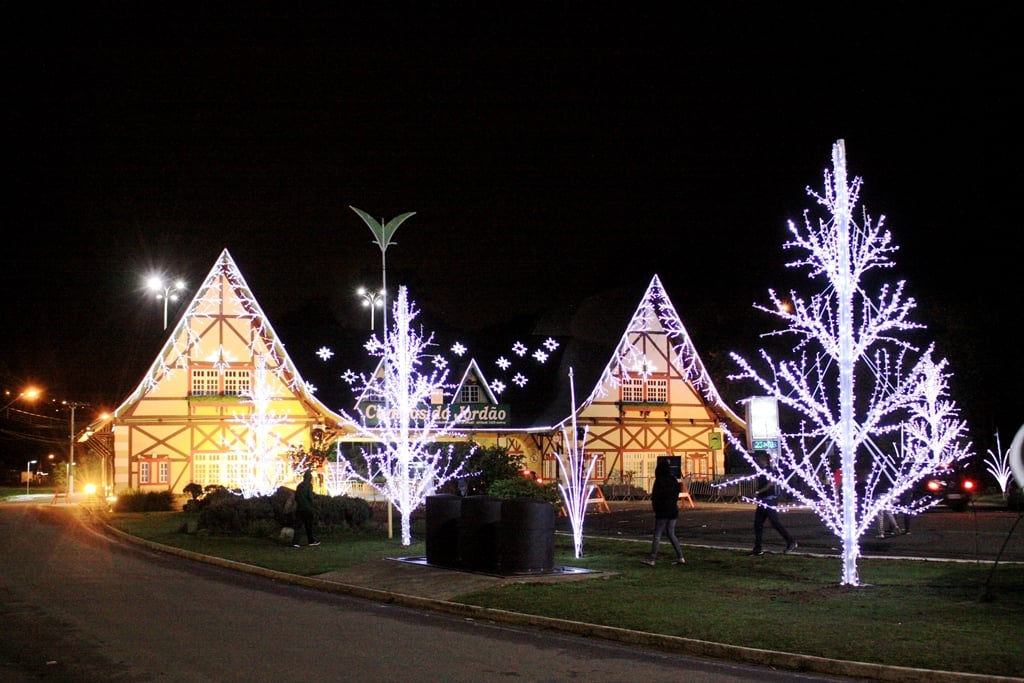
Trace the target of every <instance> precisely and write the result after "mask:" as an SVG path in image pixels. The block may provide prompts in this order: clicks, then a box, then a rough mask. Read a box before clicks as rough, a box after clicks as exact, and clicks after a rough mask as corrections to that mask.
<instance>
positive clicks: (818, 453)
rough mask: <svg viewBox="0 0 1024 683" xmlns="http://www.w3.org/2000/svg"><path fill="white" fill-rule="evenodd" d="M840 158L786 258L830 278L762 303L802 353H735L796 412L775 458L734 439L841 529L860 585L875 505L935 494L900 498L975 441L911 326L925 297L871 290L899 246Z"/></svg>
mask: <svg viewBox="0 0 1024 683" xmlns="http://www.w3.org/2000/svg"><path fill="white" fill-rule="evenodd" d="M832 165H833V172H832V173H829V172H828V171H826V172H825V189H824V194H822V195H819V194H817V193H815V192H813V191H811V190H810V189H808V194H809V195H810V196H811V197H813V198H815V199H816V200H817V203H818V204H819V205H821V206H822V207H824V208H825V210H826V212H827V218H825V219H819V220H818V221H817V223H816V224H815V223H814V222H812V221H811V220H810V218H809V212H805V215H804V225H803V227H802V228H801V227H799V226H797V225H796V224H794V223H793V222H792V221H790V223H789V230H790V233H791V234H792V238H791V239H790V240H789V241H788V242H786V243H785V244H784V245H783V247H784V248H785V249H795V250H799V252H800V256H798V257H797V258H796V259H795V260H794V261H792V262H790V263H788V264H786V265H787V267H790V268H806V269H808V270H809V273H808V279H810V280H814V281H817V282H819V283H820V284H821V285H822V287H821V289H820V290H819V291H818V292H817V293H815V294H813V295H812V296H811V297H810V299H809V300H805V299H804V298H802V297H801V296H800V295H798V294H797V293H796V292H790V295H789V301H788V302H784V301H783V298H782V297H780V296H778V295H777V294H776V292H775V291H773V290H769V295H770V299H771V302H772V305H771V306H770V307H768V306H761V305H758V306H755V307H756V308H758V309H759V310H762V311H764V312H766V313H769V314H771V315H774V316H777V317H778V318H780V319H781V320H782V321H783V323H784V326H783V327H782V328H781V329H778V330H775V331H773V332H770V333H768V335H766V336H776V335H779V336H786V335H792V336H794V337H796V340H797V341H796V343H795V346H794V347H793V350H792V353H793V354H794V355H795V357H794V358H793V359H791V360H779V361H776V360H775V359H774V358H772V356H771V355H770V354H769V353H768V352H767V351H765V350H764V349H762V350H761V352H760V355H761V359H762V361H763V362H764V364H765V365H766V366H767V367H768V369H769V372H768V373H767V375H762V374H761V373H760V372H759V371H758V370H756V369H755V368H754V367H753V365H751V364H750V363H749V362H747V361H746V360H745V359H743V358H741V357H740V356H739V355H737V354H732V357H733V359H734V360H735V361H736V362H737V364H738V365H739V366H740V368H741V371H740V373H738V374H737V375H734V376H732V377H731V378H732V379H743V380H750V381H752V382H754V383H755V384H756V385H757V386H758V387H759V389H760V390H761V391H762V392H764V393H765V394H766V395H768V396H772V397H774V398H775V399H776V400H777V401H778V404H779V406H780V413H784V411H785V409H788V411H789V412H791V413H792V414H794V415H796V416H797V423H798V424H796V425H795V426H793V427H789V425H788V423H787V425H786V426H785V428H784V430H783V431H784V432H785V434H784V438H783V439H782V442H781V444H780V447H779V450H778V452H777V453H776V454H775V456H776V457H775V458H774V460H775V462H774V467H773V468H769V469H767V470H765V469H762V468H761V467H759V466H758V465H757V463H756V462H755V461H754V460H753V458H752V457H751V455H750V454H749V453H748V452H747V451H746V450H745V449H744V447H743V445H742V444H741V443H740V442H739V441H738V440H736V439H735V438H733V439H732V442H733V444H734V445H736V446H737V449H738V450H739V451H740V452H742V453H743V454H744V456H745V457H746V459H747V461H748V462H749V463H750V465H751V467H752V468H753V469H754V471H755V474H764V475H766V476H768V477H769V478H770V479H772V480H773V481H774V482H775V483H776V485H777V486H778V487H779V488H780V489H781V490H782V491H784V492H785V493H786V494H788V496H789V498H790V499H791V500H793V501H795V503H796V504H799V505H805V506H807V507H809V508H810V509H811V510H812V511H813V512H814V513H815V514H817V515H818V517H819V518H820V519H821V520H822V521H823V522H824V523H825V524H826V526H827V527H828V528H829V529H830V530H831V531H832V532H833V533H835V534H836V536H838V537H839V539H840V541H841V545H842V559H843V562H842V584H843V585H854V586H856V585H859V578H858V575H857V561H858V558H859V556H860V538H861V536H862V535H863V534H864V533H865V531H867V530H868V529H869V528H870V526H871V524H872V523H873V522H874V521H875V519H876V517H877V515H878V513H879V512H880V511H881V510H884V509H888V510H891V511H897V512H909V513H911V514H914V513H916V512H920V511H921V510H922V509H924V508H925V507H927V506H928V505H930V504H933V502H930V501H919V502H915V503H908V504H905V503H902V502H901V500H902V499H904V494H905V493H906V492H907V491H908V490H909V489H910V488H911V487H913V486H914V484H915V483H917V482H918V481H920V480H921V479H923V478H924V477H925V476H927V475H928V474H930V473H931V472H933V471H935V470H936V469H937V468H939V467H941V466H944V465H949V464H952V463H953V462H956V461H958V460H961V459H963V458H966V457H968V456H969V455H970V446H969V445H964V443H963V438H964V435H965V433H966V425H965V423H964V422H963V421H962V420H960V419H959V418H958V416H957V410H956V407H955V405H954V404H953V403H952V402H951V401H948V400H947V399H946V393H947V390H948V384H947V378H948V376H947V375H946V373H945V367H946V361H945V360H941V361H938V362H935V361H933V360H932V353H933V349H932V348H931V347H929V348H928V349H927V350H926V351H924V352H920V350H919V349H918V348H917V347H915V346H914V345H913V344H912V343H911V342H910V341H908V340H906V339H904V338H903V335H905V334H906V333H908V332H910V331H912V330H916V329H920V328H923V326H922V325H920V324H917V323H914V322H912V321H911V320H910V317H909V314H910V312H911V311H912V310H913V309H914V307H915V306H916V303H915V301H914V299H913V298H909V297H905V296H904V293H903V290H904V282H903V281H900V282H898V283H896V285H895V286H892V285H890V284H887V283H883V284H881V285H879V286H878V288H877V291H876V292H875V293H874V294H872V293H870V292H869V289H870V288H871V287H872V285H873V282H874V280H873V279H871V278H869V277H868V276H869V275H874V271H878V270H881V269H887V268H892V267H893V262H892V261H891V259H890V256H891V254H892V253H893V252H895V251H896V250H897V248H898V247H896V246H895V245H894V244H893V243H892V238H891V235H890V233H889V232H888V230H883V227H882V226H883V222H884V219H882V220H879V221H877V222H872V220H871V219H870V217H869V216H868V215H867V214H866V212H865V213H864V214H863V219H862V220H860V221H858V220H856V219H855V218H854V216H853V209H854V207H855V206H856V205H857V201H858V197H859V194H860V187H861V180H860V179H859V178H856V179H854V180H853V181H852V182H851V183H849V184H848V183H847V175H846V152H845V147H844V144H843V142H842V141H841V140H840V141H838V142H837V143H836V144H835V145H834V146H833V148H832ZM915 359H916V360H915ZM908 368H909V369H908ZM901 432H905V433H903V435H902V436H903V438H902V439H901V438H900V437H901ZM837 466H838V470H839V472H840V473H841V476H840V477H838V484H837V483H836V480H837V478H836V477H834V476H833V475H834V474H835V472H836V469H837ZM858 480H859V481H858ZM780 507H784V506H780Z"/></svg>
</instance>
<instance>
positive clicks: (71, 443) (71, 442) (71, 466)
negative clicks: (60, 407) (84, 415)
mask: <svg viewBox="0 0 1024 683" xmlns="http://www.w3.org/2000/svg"><path fill="white" fill-rule="evenodd" d="M64 405H66V406H67V407H68V408H70V409H71V431H70V432H68V502H70V501H71V494H72V493H74V492H75V408H84V407H86V406H88V405H89V404H88V403H79V402H77V401H64Z"/></svg>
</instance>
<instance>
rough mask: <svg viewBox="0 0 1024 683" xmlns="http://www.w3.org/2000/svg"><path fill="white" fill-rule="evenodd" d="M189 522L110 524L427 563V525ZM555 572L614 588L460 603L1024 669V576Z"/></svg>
mask: <svg viewBox="0 0 1024 683" xmlns="http://www.w3.org/2000/svg"><path fill="white" fill-rule="evenodd" d="M189 518H190V516H189V515H186V514H185V513H183V512H173V513H121V514H114V515H111V516H110V518H109V522H110V523H111V524H112V525H113V526H115V527H117V528H119V529H122V530H124V531H126V532H128V533H131V534H133V535H137V536H139V537H142V538H146V539H149V540H152V541H155V542H158V543H162V544H166V545H169V546H174V547H178V548H183V549H186V550H191V551H194V552H199V553H204V554H208V555H214V556H219V557H223V558H226V559H231V560H235V561H238V562H245V563H248V564H253V565H257V566H262V567H266V568H269V569H274V570H278V571H283V572H289V573H294V574H300V575H316V574H320V573H323V572H327V571H332V570H339V569H344V568H346V567H350V566H353V565H357V564H359V563H362V562H365V561H368V560H373V559H378V558H381V557H395V556H398V555H403V556H404V555H413V556H415V555H424V554H426V550H425V547H424V543H423V528H422V522H420V523H419V524H420V526H419V528H417V527H416V526H415V525H414V529H413V530H414V540H415V542H414V543H413V544H412V545H411V546H408V547H403V546H402V545H401V543H400V539H399V538H398V537H397V536H396V537H395V538H393V539H388V538H387V535H386V534H385V533H384V532H383V531H372V532H366V533H362V534H342V535H335V536H331V535H326V536H323V537H322V540H323V545H322V546H321V547H320V549H319V552H317V553H282V552H281V545H280V543H279V542H277V541H275V540H271V539H255V538H241V537H211V536H201V535H196V534H189V533H185V532H184V531H183V529H187V527H188V521H189ZM555 550H556V556H555V562H556V564H558V565H569V566H575V567H585V568H590V569H599V570H602V571H607V572H611V573H613V574H612V575H610V576H608V577H607V578H601V579H593V580H583V581H568V582H555V583H541V582H532V583H518V582H517V583H510V584H509V585H503V586H501V587H498V588H495V589H492V590H487V591H483V592H480V593H473V594H466V595H462V596H459V597H458V598H455V601H456V602H461V603H464V604H471V605H478V606H482V607H493V608H498V609H502V610H510V611H514V612H520V613H525V614H534V615H541V616H549V617H556V618H562V619H572V620H577V621H583V622H587V623H593V624H600V625H607V626H615V627H623V628H630V629H635V630H640V631H646V632H651V633H659V634H666V635H673V636H680V637H685V638H694V639H700V640H708V641H712V642H719V643H727V644H732V645H740V646H744V647H752V648H764V649H769V650H779V651H784V652H793V653H800V654H806V655H815V656H821V657H828V658H834V659H844V660H853V661H861V662H873V663H880V664H891V665H898V666H908V667H919V668H924V669H933V670H940V671H956V672H963V673H975V674H986V675H1001V676H1020V675H1021V674H1022V672H1024V648H1022V647H1021V640H1020V636H1021V633H1022V629H1021V622H1022V618H1024V567H1021V566H1020V565H999V566H997V567H996V569H995V571H992V566H991V565H990V564H983V563H971V562H926V561H901V560H877V559H862V560H861V561H860V563H859V569H860V578H861V583H862V584H864V585H863V586H861V587H858V588H850V587H841V586H839V584H838V581H837V577H838V576H839V575H840V570H839V567H838V564H837V563H838V562H839V560H838V558H815V557H807V556H803V555H785V556H783V555H772V554H768V555H764V556H762V557H757V558H751V557H748V556H746V555H745V554H743V553H740V552H736V551H728V550H713V549H704V548H695V547H689V548H687V550H686V560H687V563H686V565H684V566H682V567H677V566H672V565H670V564H668V563H667V562H666V563H665V564H659V566H657V567H655V568H653V569H652V568H650V567H646V566H644V565H642V564H641V563H640V562H639V559H640V557H641V556H642V554H643V553H642V552H638V549H637V546H636V544H635V543H630V542H625V541H621V540H615V539H600V538H587V539H585V541H584V546H583V550H584V556H583V557H582V558H576V557H573V550H572V539H571V538H570V537H568V536H562V535H559V536H558V537H557V538H556V548H555Z"/></svg>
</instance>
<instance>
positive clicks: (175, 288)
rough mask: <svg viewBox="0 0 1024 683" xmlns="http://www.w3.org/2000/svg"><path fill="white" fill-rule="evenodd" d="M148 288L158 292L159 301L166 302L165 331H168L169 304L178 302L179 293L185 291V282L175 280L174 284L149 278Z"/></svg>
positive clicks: (156, 277)
mask: <svg viewBox="0 0 1024 683" xmlns="http://www.w3.org/2000/svg"><path fill="white" fill-rule="evenodd" d="M146 286H147V287H149V289H150V290H151V291H153V292H156V297H157V298H158V299H163V300H164V329H165V330H166V329H167V302H168V301H177V299H178V292H181V291H184V290H185V282H184V281H183V280H175V281H174V282H173V283H170V284H167V283H164V281H163V279H162V278H160V277H158V276H156V275H154V276H153V277H151V278H149V280H148V281H147V282H146Z"/></svg>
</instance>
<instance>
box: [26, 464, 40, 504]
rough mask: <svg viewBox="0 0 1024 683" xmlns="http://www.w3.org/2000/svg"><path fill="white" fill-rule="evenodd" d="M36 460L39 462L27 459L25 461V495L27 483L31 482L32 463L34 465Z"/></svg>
mask: <svg viewBox="0 0 1024 683" xmlns="http://www.w3.org/2000/svg"><path fill="white" fill-rule="evenodd" d="M37 462H39V461H38V460H29V461H28V462H27V463H25V471H26V472H27V473H28V476H27V477H25V495H26V496H27V495H28V487H29V484H31V483H32V465H35V464H36V463H37Z"/></svg>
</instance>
